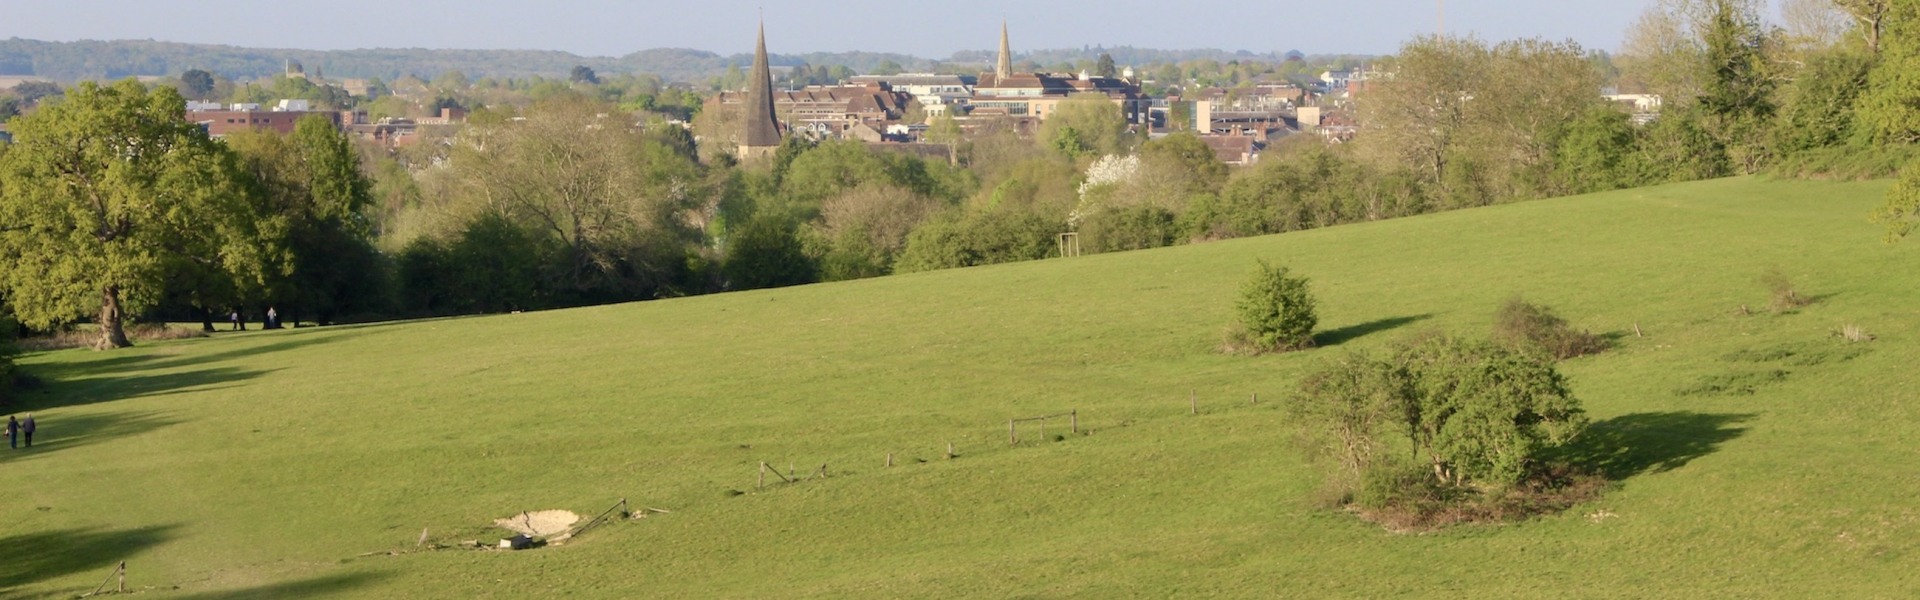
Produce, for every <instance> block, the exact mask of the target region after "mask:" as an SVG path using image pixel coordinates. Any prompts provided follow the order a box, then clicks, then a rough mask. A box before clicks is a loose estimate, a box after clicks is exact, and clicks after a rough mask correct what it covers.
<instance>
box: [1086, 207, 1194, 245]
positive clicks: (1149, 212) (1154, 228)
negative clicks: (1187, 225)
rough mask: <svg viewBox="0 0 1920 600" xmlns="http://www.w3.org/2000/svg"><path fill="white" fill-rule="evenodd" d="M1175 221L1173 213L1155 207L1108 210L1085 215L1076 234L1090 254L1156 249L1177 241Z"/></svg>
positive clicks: (1176, 219)
mask: <svg viewBox="0 0 1920 600" xmlns="http://www.w3.org/2000/svg"><path fill="white" fill-rule="evenodd" d="M1178 219H1179V217H1178V216H1177V215H1175V214H1174V213H1173V211H1171V210H1167V209H1165V208H1161V207H1158V206H1150V205H1141V206H1129V207H1125V208H1109V209H1105V210H1101V211H1098V212H1095V213H1093V214H1092V215H1090V216H1088V217H1087V220H1086V222H1085V223H1083V224H1082V225H1081V226H1080V234H1081V236H1082V237H1083V238H1084V241H1085V242H1086V243H1087V245H1088V247H1089V248H1088V249H1089V250H1092V251H1094V252H1122V251H1126V250H1145V249H1147V248H1160V247H1163V246H1172V245H1173V244H1174V242H1175V241H1176V240H1177V238H1178V236H1179V230H1180V226H1179V224H1178V223H1177V221H1178Z"/></svg>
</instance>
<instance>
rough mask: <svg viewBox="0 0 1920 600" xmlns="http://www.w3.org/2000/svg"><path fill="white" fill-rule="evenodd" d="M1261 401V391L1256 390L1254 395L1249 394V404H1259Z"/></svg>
mask: <svg viewBox="0 0 1920 600" xmlns="http://www.w3.org/2000/svg"><path fill="white" fill-rule="evenodd" d="M1259 403H1260V392H1254V393H1253V394H1252V395H1250V396H1247V404H1259Z"/></svg>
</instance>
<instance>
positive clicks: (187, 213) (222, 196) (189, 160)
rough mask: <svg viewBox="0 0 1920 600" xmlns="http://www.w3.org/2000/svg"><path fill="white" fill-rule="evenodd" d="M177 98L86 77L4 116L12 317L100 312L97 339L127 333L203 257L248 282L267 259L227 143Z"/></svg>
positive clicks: (0, 247) (117, 339)
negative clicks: (9, 138) (34, 107)
mask: <svg viewBox="0 0 1920 600" xmlns="http://www.w3.org/2000/svg"><path fill="white" fill-rule="evenodd" d="M184 103H185V98H183V97H181V96H180V94H179V92H178V91H176V90H174V89H173V88H170V87H163V88H159V89H157V90H152V91H149V90H148V89H147V88H146V87H145V86H143V85H141V84H140V83H139V82H136V81H133V80H127V81H122V82H120V83H118V84H115V85H112V86H108V87H102V86H98V85H95V84H92V83H83V84H81V85H80V86H79V87H76V88H74V90H73V91H72V92H71V93H69V94H68V97H67V99H66V101H64V102H60V103H57V104H53V105H50V106H47V107H44V108H42V109H41V110H39V111H38V112H35V113H34V114H32V115H29V116H26V117H22V118H20V119H17V120H15V121H14V123H13V131H14V142H15V144H14V147H13V148H11V149H10V150H9V151H7V152H6V154H5V155H0V224H4V225H0V230H3V231H4V233H0V273H5V274H6V275H5V281H4V282H0V283H4V285H5V289H6V291H7V294H8V299H9V301H10V303H11V304H12V306H13V309H14V311H15V313H16V314H17V316H19V318H20V319H21V321H23V322H25V323H27V324H28V325H32V326H35V327H41V328H50V327H54V326H58V325H61V324H64V323H68V322H71V321H74V320H76V319H79V318H81V317H83V316H85V315H87V314H88V313H93V314H96V315H98V318H99V324H100V341H99V342H98V344H97V347H99V348H103V349H104V348H119V347H125V346H129V345H131V344H130V343H129V342H128V340H127V336H126V333H125V331H124V329H123V324H124V322H125V319H126V318H127V315H128V314H130V313H133V312H136V311H138V310H140V309H141V308H143V307H145V306H148V305H149V304H151V303H153V302H155V301H157V300H158V299H159V298H160V297H161V296H162V295H163V293H164V292H165V289H164V288H165V283H166V282H167V281H168V280H169V278H170V276H172V275H174V274H176V273H178V272H180V271H182V270H187V269H192V268H196V266H203V267H207V268H213V269H217V270H218V271H220V272H222V273H225V274H227V275H229V276H232V277H236V278H241V279H248V278H250V279H254V280H258V279H259V275H260V274H261V272H262V270H263V269H262V266H263V263H264V262H265V261H264V260H263V259H262V252H261V250H260V247H259V246H258V245H257V244H256V243H255V241H256V239H257V236H256V235H255V234H254V233H253V231H254V229H255V225H256V223H255V216H254V215H253V214H251V213H252V211H251V209H250V208H249V207H248V203H247V202H246V198H245V194H244V188H243V186H242V185H241V183H240V177H239V176H238V174H237V171H238V169H237V165H236V161H235V160H234V158H233V155H232V153H231V152H229V151H227V150H226V149H225V148H224V147H222V146H221V145H220V144H219V143H217V142H215V141H213V140H212V139H209V138H208V137H207V134H206V131H205V130H204V129H201V128H200V127H199V126H197V125H195V124H193V123H189V122H187V121H186V119H185V106H184Z"/></svg>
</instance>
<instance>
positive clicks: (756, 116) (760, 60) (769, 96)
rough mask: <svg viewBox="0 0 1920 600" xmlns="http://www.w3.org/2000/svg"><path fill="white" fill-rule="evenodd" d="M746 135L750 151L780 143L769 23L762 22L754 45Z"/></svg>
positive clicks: (745, 140) (746, 143)
mask: <svg viewBox="0 0 1920 600" xmlns="http://www.w3.org/2000/svg"><path fill="white" fill-rule="evenodd" d="M746 111H747V112H746V126H747V131H746V133H747V135H746V139H744V140H742V142H741V144H740V146H741V149H742V150H745V151H746V153H747V154H751V153H753V152H754V151H755V150H757V149H762V148H776V147H779V146H780V126H779V124H778V123H777V122H776V121H775V117H774V112H773V73H772V70H771V69H769V68H768V67H767V24H766V23H765V22H762V23H761V24H760V39H759V40H758V41H757V42H756V43H755V45H754V48H753V72H751V73H748V74H747V106H746Z"/></svg>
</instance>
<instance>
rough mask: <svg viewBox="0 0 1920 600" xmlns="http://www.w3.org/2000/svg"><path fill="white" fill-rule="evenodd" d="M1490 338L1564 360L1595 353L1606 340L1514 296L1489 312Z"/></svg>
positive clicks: (1513, 346)
mask: <svg viewBox="0 0 1920 600" xmlns="http://www.w3.org/2000/svg"><path fill="white" fill-rule="evenodd" d="M1493 339H1494V340H1495V341H1498V342H1500V343H1503V344H1506V345H1507V346H1508V347H1512V348H1516V349H1521V350H1526V351H1530V352H1541V353H1545V354H1547V355H1549V356H1552V357H1554V358H1557V359H1561V360H1565V359H1569V358H1573V357H1576V356H1585V355H1588V354H1598V353H1600V352H1601V351H1604V350H1606V349H1607V341H1606V340H1605V339H1603V338H1601V337H1600V336H1597V335H1594V334H1592V333H1590V332H1588V331H1586V330H1584V329H1574V328H1573V326H1572V325H1569V324H1568V323H1567V320H1566V319H1562V318H1560V316H1559V315H1555V314H1553V309H1551V308H1547V307H1545V306H1541V305H1538V304H1532V303H1529V302H1527V301H1526V300H1524V299H1522V298H1520V297H1518V296H1515V297H1513V298H1512V299H1510V300H1507V303H1506V304H1505V305H1503V306H1501V307H1500V310H1499V312H1496V313H1494V315H1493Z"/></svg>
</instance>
